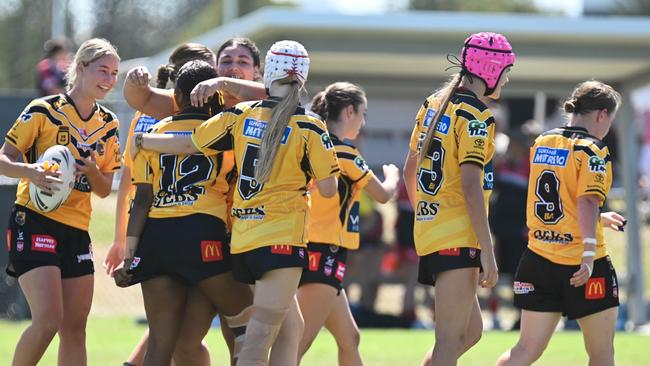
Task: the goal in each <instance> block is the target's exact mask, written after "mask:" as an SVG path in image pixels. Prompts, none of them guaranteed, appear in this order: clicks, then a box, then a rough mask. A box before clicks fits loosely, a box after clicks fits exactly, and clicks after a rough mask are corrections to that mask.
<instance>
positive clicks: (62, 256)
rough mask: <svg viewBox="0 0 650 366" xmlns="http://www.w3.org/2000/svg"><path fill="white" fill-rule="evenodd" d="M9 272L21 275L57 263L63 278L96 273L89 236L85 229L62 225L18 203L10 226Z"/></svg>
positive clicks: (10, 219)
mask: <svg viewBox="0 0 650 366" xmlns="http://www.w3.org/2000/svg"><path fill="white" fill-rule="evenodd" d="M7 247H8V248H9V264H8V265H7V274H8V275H10V276H13V277H20V276H21V275H23V274H24V273H27V272H28V271H30V270H32V269H34V268H37V267H44V266H57V267H59V269H60V270H61V278H74V277H81V276H85V275H88V274H92V273H94V272H95V268H94V267H93V249H92V244H91V243H90V236H89V235H88V232H87V231H85V230H81V229H77V228H74V227H72V226H68V225H65V224H62V223H60V222H58V221H54V220H52V219H49V218H47V217H45V216H43V215H41V214H39V213H37V212H35V211H32V210H30V209H28V208H25V207H23V206H19V205H16V206H15V207H14V208H13V211H12V213H11V216H10V217H9V227H8V229H7Z"/></svg>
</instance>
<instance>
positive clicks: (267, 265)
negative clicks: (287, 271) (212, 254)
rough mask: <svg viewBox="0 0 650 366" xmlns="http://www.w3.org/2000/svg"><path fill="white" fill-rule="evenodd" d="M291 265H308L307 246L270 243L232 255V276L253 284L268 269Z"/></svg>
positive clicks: (301, 266)
mask: <svg viewBox="0 0 650 366" xmlns="http://www.w3.org/2000/svg"><path fill="white" fill-rule="evenodd" d="M291 267H300V268H306V267H307V255H306V250H305V248H302V247H296V246H292V245H270V246H267V247H261V248H257V249H253V250H250V251H248V252H244V253H237V254H233V255H232V276H233V277H234V278H235V279H236V280H237V281H239V282H243V283H248V284H251V285H253V284H255V281H257V280H259V279H260V278H262V276H264V274H265V273H266V272H268V271H272V270H274V269H280V268H291Z"/></svg>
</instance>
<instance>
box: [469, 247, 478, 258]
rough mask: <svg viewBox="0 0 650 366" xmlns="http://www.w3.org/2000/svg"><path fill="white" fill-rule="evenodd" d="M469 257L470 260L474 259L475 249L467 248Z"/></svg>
mask: <svg viewBox="0 0 650 366" xmlns="http://www.w3.org/2000/svg"><path fill="white" fill-rule="evenodd" d="M469 257H470V258H472V259H474V258H476V249H474V248H469Z"/></svg>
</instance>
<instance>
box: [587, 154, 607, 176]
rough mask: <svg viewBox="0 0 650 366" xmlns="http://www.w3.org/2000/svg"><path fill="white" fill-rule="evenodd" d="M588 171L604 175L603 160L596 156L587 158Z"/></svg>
mask: <svg viewBox="0 0 650 366" xmlns="http://www.w3.org/2000/svg"><path fill="white" fill-rule="evenodd" d="M589 171H591V172H594V173H604V172H605V160H604V159H601V158H599V157H597V156H592V157H590V158H589Z"/></svg>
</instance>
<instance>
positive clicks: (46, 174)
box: [25, 161, 63, 192]
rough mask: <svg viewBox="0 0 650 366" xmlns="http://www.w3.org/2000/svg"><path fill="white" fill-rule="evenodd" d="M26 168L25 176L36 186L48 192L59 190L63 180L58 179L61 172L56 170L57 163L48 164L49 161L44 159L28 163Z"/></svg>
mask: <svg viewBox="0 0 650 366" xmlns="http://www.w3.org/2000/svg"><path fill="white" fill-rule="evenodd" d="M55 164H56V163H55ZM27 168H28V170H27V173H26V174H25V178H27V179H29V181H30V182H32V183H34V184H35V185H36V186H37V187H38V188H40V189H43V190H45V191H48V192H53V191H60V190H61V188H60V187H59V185H60V184H63V181H62V180H61V179H59V177H60V176H61V174H62V173H61V171H60V170H58V164H57V165H50V164H49V162H47V161H45V162H43V163H34V164H29V165H27Z"/></svg>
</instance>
